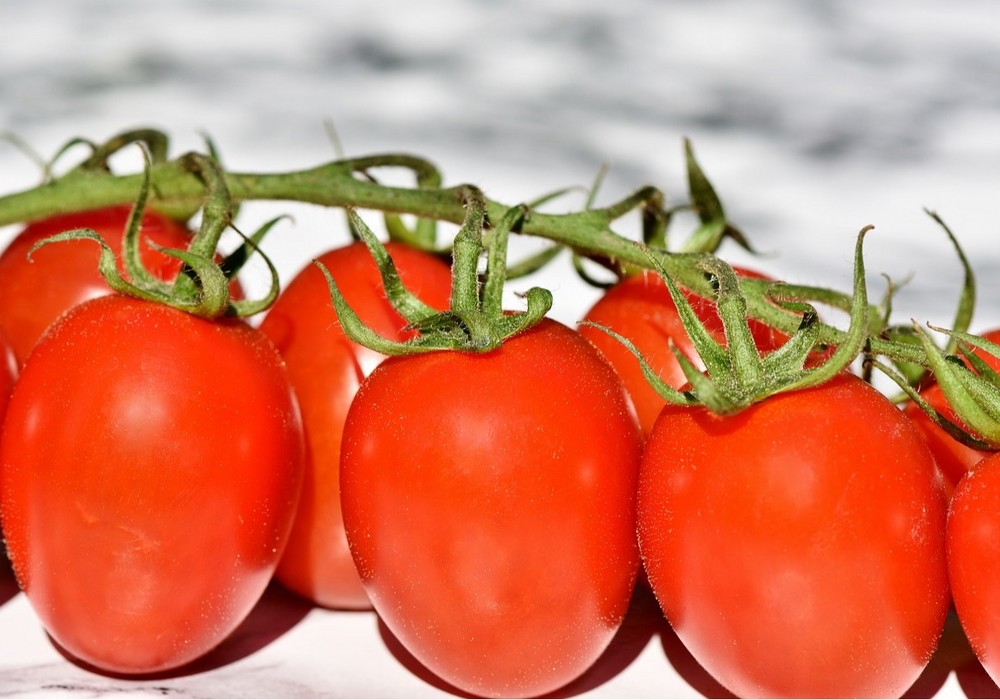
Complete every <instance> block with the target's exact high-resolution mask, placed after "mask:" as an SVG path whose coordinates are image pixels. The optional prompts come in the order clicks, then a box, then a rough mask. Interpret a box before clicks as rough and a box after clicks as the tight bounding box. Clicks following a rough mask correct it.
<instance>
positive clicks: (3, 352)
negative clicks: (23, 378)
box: [0, 334, 18, 420]
mask: <svg viewBox="0 0 1000 700" xmlns="http://www.w3.org/2000/svg"><path fill="white" fill-rule="evenodd" d="M17 370H18V368H17V359H16V358H15V357H14V351H13V349H11V347H10V343H9V342H7V339H6V338H5V337H3V335H2V334H0V420H3V415H4V413H5V412H6V411H7V402H8V401H9V400H10V393H11V392H12V391H13V390H14V382H15V381H17Z"/></svg>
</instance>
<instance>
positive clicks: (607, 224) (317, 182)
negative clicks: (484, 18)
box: [0, 154, 927, 365]
mask: <svg viewBox="0 0 1000 700" xmlns="http://www.w3.org/2000/svg"><path fill="white" fill-rule="evenodd" d="M189 158H190V157H183V156H182V157H181V158H177V159H174V160H170V161H161V162H154V163H153V164H152V166H151V167H150V169H149V171H148V177H149V182H150V194H149V206H151V207H153V208H155V209H157V210H159V211H161V212H164V213H165V214H167V215H171V216H179V217H185V218H186V217H188V216H190V215H191V214H192V213H193V212H195V211H197V210H198V209H199V208H200V207H201V206H202V205H203V204H204V202H205V192H206V185H205V182H204V180H203V179H202V177H200V176H199V174H198V173H196V172H192V169H191V168H190V166H189ZM376 167H397V168H404V169H409V170H411V171H413V172H414V173H416V174H417V179H418V183H420V182H423V183H424V184H426V185H428V186H421V185H420V184H418V185H417V186H416V187H395V186H388V185H382V184H379V183H377V182H373V181H372V180H371V179H370V178H366V177H360V176H359V173H365V172H367V171H368V170H370V169H373V168H376ZM143 177H144V175H143V174H141V173H140V174H123V175H118V174H114V173H110V172H108V171H107V170H104V169H102V168H98V169H79V168H77V169H74V170H71V171H70V172H69V173H67V174H66V175H64V176H62V177H59V178H57V179H53V180H51V181H49V182H46V183H44V184H42V185H39V186H38V187H34V188H32V189H28V190H25V191H22V192H17V193H13V194H8V195H6V196H3V197H0V226H2V225H7V224H14V223H18V222H22V221H27V220H31V219H37V218H41V217H44V216H49V215H52V214H57V213H67V212H73V211H81V210H85V209H92V208H96V207H103V206H110V205H114V204H123V203H130V202H134V201H135V200H136V198H137V196H138V194H139V192H140V189H141V188H142V186H143ZM438 178H439V174H438V171H437V169H436V168H435V167H434V166H433V165H432V164H430V163H429V162H428V161H426V160H425V159H423V158H420V157H417V156H412V155H406V154H385V155H373V156H367V157H363V158H347V159H342V160H337V161H333V162H330V163H326V164H323V165H320V166H318V167H315V168H310V169H306V170H300V171H293V172H283V173H236V172H226V174H225V182H226V185H227V186H228V189H229V195H230V196H231V198H232V201H233V203H234V204H235V203H239V202H243V201H249V200H281V201H295V202H303V203H311V204H317V205H322V206H328V207H342V208H354V209H371V210H376V211H381V212H384V213H390V214H408V215H413V216H415V217H417V218H418V219H425V220H430V221H439V222H450V223H452V224H456V225H460V224H461V223H462V222H463V221H464V220H465V216H466V213H467V207H466V204H467V202H466V195H467V193H468V191H469V186H467V185H459V186H452V187H447V188H443V187H439V186H437V185H438V184H439V179H438ZM663 199H664V198H663V194H662V192H661V191H660V190H658V189H657V188H655V187H651V186H647V187H643V188H641V189H639V190H636V191H635V192H633V193H632V194H630V195H629V196H627V197H625V198H623V199H622V200H620V201H618V202H614V203H612V204H610V205H608V206H605V207H601V208H589V209H586V210H583V211H576V212H570V213H561V214H549V213H543V212H538V211H530V212H529V213H528V214H527V215H526V216H525V217H524V218H523V220H522V221H520V222H519V225H518V227H517V228H516V230H515V232H517V233H521V234H525V235H531V236H536V237H540V238H544V239H547V240H549V241H550V242H552V243H554V244H557V245H560V246H564V247H567V248H570V249H572V250H573V251H575V252H576V253H578V254H580V255H584V256H587V257H591V258H593V259H597V260H607V261H609V262H611V263H612V264H614V265H617V266H629V267H632V268H634V269H637V270H638V269H650V268H651V267H652V263H651V261H650V258H649V257H648V256H647V253H646V252H644V251H643V250H641V249H640V248H639V247H637V246H636V245H634V242H633V241H632V240H630V239H628V238H626V237H624V236H621V235H619V234H618V233H616V232H615V231H614V230H613V228H612V224H613V223H614V222H615V221H617V220H618V219H620V218H621V217H623V216H625V215H626V214H628V213H630V212H633V211H636V210H639V211H640V212H642V213H644V214H645V218H647V219H649V220H653V221H655V220H657V219H658V217H659V216H660V215H661V214H662V207H663ZM483 207H484V210H485V215H486V218H487V220H488V221H490V222H499V221H501V220H502V219H503V217H504V216H505V214H506V213H507V212H508V211H510V210H511V208H512V207H511V206H510V205H507V204H503V203H500V202H496V201H493V200H490V199H488V198H487V199H484V201H483ZM650 250H652V254H653V256H654V258H655V260H656V262H657V263H658V264H659V265H661V266H662V267H663V268H664V269H665V270H666V271H667V272H668V273H669V274H670V275H671V277H672V278H673V279H674V280H676V281H677V283H679V284H681V285H682V286H684V287H686V288H688V289H691V290H692V291H694V292H695V293H697V294H700V295H703V296H706V297H711V296H712V295H713V293H714V290H713V289H712V287H711V284H710V281H709V278H708V276H706V274H705V272H704V270H703V268H702V266H701V264H700V260H701V256H702V255H703V254H700V253H691V254H687V253H668V252H666V251H664V250H662V249H661V250H657V249H655V248H651V249H650ZM740 286H741V288H742V289H743V290H744V292H745V294H746V297H747V305H748V313H749V315H750V316H751V317H754V318H757V319H759V320H761V321H763V322H764V323H767V324H768V325H771V326H773V327H774V328H777V329H778V330H781V331H783V332H785V333H787V334H792V333H794V331H795V330H796V329H797V328H798V326H799V323H800V321H801V318H800V316H799V315H798V314H796V313H794V312H793V311H790V310H788V309H787V308H783V307H782V306H780V305H776V304H774V303H772V301H771V300H770V299H769V297H768V294H769V289H768V286H769V285H767V284H766V283H761V282H760V281H758V280H752V279H744V280H741V281H740ZM794 292H808V293H809V298H810V299H814V300H819V299H818V298H819V297H822V299H821V300H822V301H823V302H824V303H830V304H832V305H834V306H837V307H839V308H850V305H851V295H849V294H843V293H839V292H836V291H833V290H816V289H813V288H808V287H801V286H791V285H786V286H784V287H782V296H784V295H785V294H791V293H794ZM873 314H874V312H873ZM817 336H818V342H819V343H825V344H831V345H839V344H841V343H842V342H844V340H845V337H846V336H845V333H844V332H843V331H841V330H839V329H837V328H835V327H833V326H829V325H826V324H822V323H821V324H818V327H817ZM869 349H870V352H872V353H873V354H876V355H884V356H887V357H889V358H891V359H893V360H898V361H905V362H910V363H913V364H921V365H926V363H927V359H926V357H925V356H924V353H923V351H922V349H921V348H920V347H919V346H917V345H914V344H912V343H900V342H895V341H892V340H890V339H886V338H881V337H878V335H874V334H873V337H872V338H871V339H870V348H869Z"/></svg>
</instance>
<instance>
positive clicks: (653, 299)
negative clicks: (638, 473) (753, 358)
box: [580, 268, 788, 436]
mask: <svg viewBox="0 0 1000 700" xmlns="http://www.w3.org/2000/svg"><path fill="white" fill-rule="evenodd" d="M736 271H737V273H738V274H739V275H741V276H743V277H753V278H757V279H766V277H765V276H764V275H762V274H761V273H759V272H756V271H753V270H749V269H746V268H736ZM685 296H686V297H687V299H688V302H689V303H690V304H691V306H692V308H693V309H694V311H695V313H696V314H697V316H698V318H699V319H700V320H701V322H702V323H703V324H705V327H706V328H707V329H708V331H709V332H710V333H711V334H712V335H713V336H714V337H715V338H716V339H717V340H719V341H722V340H723V339H724V337H725V336H724V333H723V329H722V320H721V319H720V318H719V315H718V313H717V312H716V309H715V304H714V302H713V301H712V300H710V299H705V298H703V297H700V296H698V295H696V294H693V293H691V292H686V293H685ZM584 321H589V322H592V323H597V324H600V325H602V326H606V327H607V328H610V329H611V330H613V331H615V332H616V333H618V334H620V335H622V336H624V337H626V338H627V339H629V340H631V341H632V343H633V344H634V345H635V346H636V348H637V349H638V350H639V352H641V353H642V355H643V358H644V359H645V360H646V361H647V362H648V363H649V364H650V366H651V367H652V368H653V369H654V370H656V371H657V373H658V374H659V376H660V378H661V379H663V380H664V381H665V382H666V383H667V384H669V385H670V386H673V387H674V388H677V389H679V388H680V387H681V386H683V385H684V384H686V383H687V378H686V377H685V376H684V372H683V371H682V370H681V367H680V364H679V363H678V362H677V358H676V357H675V356H674V354H673V352H672V351H671V349H670V342H668V341H672V342H673V345H674V346H676V348H677V349H678V350H679V351H680V352H682V353H683V354H684V355H685V356H686V357H687V358H688V359H690V360H691V361H692V362H694V363H695V364H696V365H700V363H701V361H700V360H699V359H698V355H697V352H696V351H695V349H694V346H693V345H692V344H691V340H690V338H688V335H687V332H686V331H685V330H684V326H683V324H682V323H681V319H680V316H679V315H678V313H677V307H676V306H675V305H674V302H673V299H671V297H670V292H669V291H668V290H667V286H666V284H665V283H664V282H663V279H662V278H661V277H660V276H659V275H658V274H656V273H655V272H651V271H644V272H641V273H638V274H635V275H630V276H628V277H625V278H624V279H623V280H621V281H620V282H618V283H617V284H615V285H614V286H613V287H611V288H610V289H608V290H607V291H606V292H605V293H604V295H603V296H602V297H601V298H600V299H598V301H597V302H596V303H595V304H594V306H593V307H591V309H590V310H589V311H588V312H587V314H586V315H585V316H584ZM749 327H750V331H751V333H752V334H753V338H754V341H755V343H756V345H757V347H758V348H759V349H760V350H761V351H762V352H766V351H768V350H773V349H775V348H777V347H779V346H780V345H781V344H782V343H784V342H785V341H786V340H788V336H786V335H784V334H782V333H781V332H779V331H777V330H775V329H773V328H771V327H769V326H767V325H765V324H763V323H760V322H759V321H755V320H753V319H751V320H750V321H749ZM580 333H582V334H583V336H584V337H585V338H587V339H588V340H589V341H590V342H592V343H593V344H594V345H595V346H597V348H598V349H599V350H600V351H601V352H602V353H603V354H604V356H605V357H606V358H607V359H608V361H609V362H610V363H611V365H612V366H613V367H614V368H615V371H617V372H618V374H619V376H621V378H622V381H624V382H625V387H626V389H627V390H628V394H629V397H630V398H631V399H632V403H633V405H634V406H635V410H636V414H637V415H638V418H639V425H640V427H641V429H642V434H643V435H644V436H648V435H649V432H650V431H651V430H652V428H653V423H654V422H656V417H657V416H658V415H659V413H660V410H661V409H662V408H663V405H664V404H665V403H666V401H665V400H664V399H663V397H661V396H660V395H659V394H658V393H656V390H655V389H653V387H652V386H651V385H650V383H649V381H648V380H647V379H646V377H645V376H644V375H643V373H642V369H641V367H640V365H639V361H638V360H637V359H636V357H635V355H633V354H632V352H631V351H630V350H629V349H628V348H627V347H625V345H623V344H622V343H621V342H619V341H618V340H617V339H615V338H613V337H611V336H609V335H608V334H606V333H604V332H603V331H601V330H600V329H598V328H594V327H592V326H587V325H582V326H581V327H580Z"/></svg>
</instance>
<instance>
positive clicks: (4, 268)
mask: <svg viewBox="0 0 1000 700" xmlns="http://www.w3.org/2000/svg"><path fill="white" fill-rule="evenodd" d="M130 212H131V207H130V206H129V205H122V206H112V207H105V208H102V209H93V210H89V211H83V212H76V213H72V214H59V215H56V216H52V217H49V218H46V219H40V220H38V221H34V222H31V223H29V224H27V225H26V226H25V227H24V228H23V229H22V230H21V232H20V233H18V234H17V236H15V238H14V239H13V240H12V241H11V242H10V244H9V245H8V246H7V248H6V249H5V250H4V251H3V253H2V254H0V333H3V334H4V335H5V336H6V337H7V339H8V341H9V342H10V344H11V347H12V348H13V350H14V355H15V357H16V358H17V362H18V365H23V364H24V361H25V360H26V359H27V357H28V353H30V352H31V349H32V348H33V347H34V346H35V343H36V342H38V338H39V337H41V335H42V333H43V332H44V331H45V329H46V328H48V326H49V325H50V324H51V323H52V322H53V321H55V320H56V319H57V318H58V317H59V316H60V315H61V314H62V313H63V312H65V311H66V310H68V309H70V308H72V307H73V306H76V305H77V304H80V303H82V302H84V301H86V300H88V299H92V298H94V297H97V296H103V295H105V294H110V293H111V289H110V288H109V287H108V285H107V283H106V282H105V281H104V278H103V277H101V274H100V273H99V272H98V270H97V262H98V259H99V257H100V250H99V249H98V247H97V245H96V244H95V243H94V242H93V241H87V240H81V241H65V242H62V243H59V244H53V245H48V246H45V247H43V248H40V249H38V250H36V251H35V252H34V253H33V254H32V256H31V260H30V261H29V260H28V257H27V256H28V251H29V250H31V247H32V246H33V245H34V244H35V243H37V242H38V241H40V240H42V239H44V238H47V237H49V236H53V235H55V234H57V233H62V232H63V231H68V230H71V229H77V228H90V229H93V230H95V231H97V233H99V234H100V235H101V237H102V238H103V239H104V240H105V242H107V243H108V245H110V246H111V247H112V249H114V250H115V252H116V253H117V252H118V251H120V250H121V245H122V238H123V234H124V232H125V227H126V224H127V222H128V217H129V214H130ZM139 236H140V244H139V245H140V251H141V257H142V261H143V263H144V264H145V265H146V267H147V269H148V270H149V272H150V273H151V274H152V275H153V276H154V277H157V278H159V279H163V280H167V281H169V280H172V279H173V278H175V277H176V276H177V273H178V271H179V270H180V267H181V263H180V261H179V260H177V259H176V258H172V257H170V256H169V255H165V254H164V253H161V252H159V251H157V250H154V249H153V248H152V247H151V246H150V242H153V243H155V244H156V245H158V246H162V247H170V248H180V249H185V248H187V246H188V244H189V243H190V241H191V233H190V231H189V230H188V229H187V228H186V227H185V226H184V225H182V224H180V223H178V222H176V221H173V220H172V219H169V218H167V217H165V216H163V215H162V214H159V213H158V212H156V211H153V210H151V209H148V208H147V209H146V210H145V212H144V214H143V217H142V223H141V229H140V233H139ZM119 270H120V271H122V272H123V273H124V267H123V265H122V264H121V261H120V260H119ZM233 292H234V293H235V294H236V295H237V296H240V295H241V294H242V292H241V291H240V289H239V286H238V285H236V284H235V283H234V288H233Z"/></svg>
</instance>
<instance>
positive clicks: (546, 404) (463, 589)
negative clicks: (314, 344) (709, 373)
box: [341, 320, 640, 697]
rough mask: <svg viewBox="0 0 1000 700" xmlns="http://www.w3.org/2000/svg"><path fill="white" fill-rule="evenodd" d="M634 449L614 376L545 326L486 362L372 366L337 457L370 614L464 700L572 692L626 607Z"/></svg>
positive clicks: (632, 555) (468, 358)
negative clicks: (467, 697)
mask: <svg viewBox="0 0 1000 700" xmlns="http://www.w3.org/2000/svg"><path fill="white" fill-rule="evenodd" d="M639 453H640V447H639V436H638V431H637V429H636V427H635V423H634V421H633V418H632V416H631V412H630V410H629V405H628V402H627V399H626V397H625V395H624V389H623V387H622V385H621V382H620V380H619V379H618V378H617V377H616V376H615V374H614V372H613V371H612V370H611V368H610V367H609V366H608V365H607V364H606V363H605V362H604V361H603V360H602V358H601V357H600V356H599V354H598V353H597V352H596V351H595V350H594V349H593V347H592V346H590V345H589V344H588V343H587V342H586V341H585V340H584V339H583V338H582V337H580V335H579V334H578V333H576V332H575V331H573V330H571V329H569V328H567V327H565V326H562V325H560V324H558V323H556V322H554V321H550V320H545V321H543V322H542V323H541V324H539V325H538V326H536V327H534V328H532V329H530V330H528V331H526V332H524V333H523V334H520V335H518V336H516V337H514V338H512V339H510V340H508V341H507V342H506V343H505V344H504V345H503V347H502V348H501V349H499V350H496V351H493V352H490V353H486V354H467V353H459V352H437V353H432V354H426V355H414V356H409V357H397V358H390V359H389V360H387V361H385V362H384V363H383V364H381V365H380V366H379V367H377V368H376V369H375V371H374V372H372V374H371V375H370V376H369V377H368V379H366V380H365V382H364V383H363V384H362V386H361V389H360V391H359V392H358V395H357V397H356V398H355V401H354V403H353V404H352V406H351V410H350V412H349V413H348V416H347V423H346V426H345V428H344V446H343V455H342V461H341V496H342V500H343V509H344V523H345V527H346V530H347V538H348V542H349V543H350V547H351V552H352V554H353V556H354V560H355V562H356V563H357V565H358V571H359V573H360V574H361V578H362V580H363V582H364V585H365V588H366V590H367V591H368V595H369V597H370V598H371V601H372V603H373V605H374V607H375V609H376V611H377V612H378V613H379V615H380V617H381V618H382V619H383V621H384V622H385V624H386V625H387V626H388V627H389V629H390V630H392V632H393V634H395V635H396V637H397V638H398V639H399V640H400V642H401V643H402V644H403V645H404V646H405V647H406V648H407V649H408V650H409V651H410V653H412V654H413V655H414V656H415V657H416V658H417V659H419V660H420V661H421V662H422V663H423V664H424V665H426V666H427V667H428V668H429V669H430V670H431V671H433V672H434V673H436V674H437V675H438V676H440V677H441V678H442V679H444V680H446V681H448V682H449V683H451V684H453V685H455V686H457V687H459V688H462V689H463V690H465V691H468V692H471V693H475V694H477V695H486V696H507V697H531V696H537V695H541V694H543V693H546V692H550V691H552V690H555V689H557V688H559V687H561V686H562V685H564V684H566V683H568V682H569V681H571V680H572V679H574V678H575V677H577V676H578V675H580V674H581V673H582V672H583V671H584V670H585V669H586V668H587V667H588V666H590V664H591V663H593V661H594V660H595V659H596V658H597V656H598V655H599V654H600V653H601V652H602V651H603V650H604V648H605V647H606V646H607V644H608V643H609V642H610V640H611V637H612V636H613V635H614V633H615V631H616V629H617V628H618V626H619V625H620V624H621V622H622V618H623V617H624V614H625V611H626V608H627V606H628V602H629V598H630V595H631V592H632V589H633V586H634V583H635V579H636V574H637V570H638V551H637V544H636V540H635V517H634V499H635V487H636V478H637V468H638V460H639Z"/></svg>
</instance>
